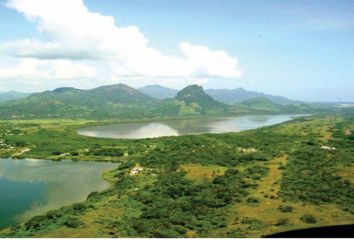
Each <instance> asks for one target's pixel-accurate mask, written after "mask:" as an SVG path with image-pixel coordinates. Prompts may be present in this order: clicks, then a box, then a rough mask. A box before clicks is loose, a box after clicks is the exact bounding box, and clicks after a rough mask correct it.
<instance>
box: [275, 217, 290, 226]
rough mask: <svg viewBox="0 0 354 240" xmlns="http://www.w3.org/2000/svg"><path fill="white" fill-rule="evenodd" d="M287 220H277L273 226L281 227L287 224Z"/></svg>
mask: <svg viewBox="0 0 354 240" xmlns="http://www.w3.org/2000/svg"><path fill="white" fill-rule="evenodd" d="M288 222H289V220H288V219H287V218H279V219H278V220H277V222H276V223H275V226H282V225H285V224H288Z"/></svg>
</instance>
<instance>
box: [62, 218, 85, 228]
mask: <svg viewBox="0 0 354 240" xmlns="http://www.w3.org/2000/svg"><path fill="white" fill-rule="evenodd" d="M63 224H64V225H65V226H67V227H69V228H78V227H80V226H81V225H82V222H81V221H80V220H79V219H78V218H74V217H69V218H68V219H66V220H65V221H64V223H63Z"/></svg>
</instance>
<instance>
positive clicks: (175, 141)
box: [0, 114, 354, 237]
mask: <svg viewBox="0 0 354 240" xmlns="http://www.w3.org/2000/svg"><path fill="white" fill-rule="evenodd" d="M91 124H97V122H94V121H84V120H82V121H78V120H76V121H69V120H65V121H64V120H61V121H47V120H41V121H37V120H33V121H2V122H0V142H1V144H2V145H0V156H2V157H10V156H15V157H17V158H23V157H31V158H45V159H56V160H58V159H74V160H97V161H116V162H120V163H121V164H120V165H119V167H118V168H117V169H115V170H113V171H112V172H109V173H106V174H105V175H104V177H105V178H106V179H107V180H109V181H110V182H111V183H112V187H111V188H110V189H108V190H106V191H104V192H101V193H97V192H95V193H92V194H90V195H89V196H88V197H87V200H86V201H85V202H82V203H78V204H74V205H72V206H67V207H63V208H60V209H58V210H54V211H50V212H48V213H46V214H44V215H42V216H37V217H35V218H32V219H31V220H30V221H28V222H26V223H24V224H22V225H20V226H16V227H12V228H9V229H5V230H2V231H0V236H3V237H260V236H265V235H268V234H272V233H276V232H280V231H286V230H292V229H299V228H305V227H309V226H325V225H335V224H351V223H353V221H354V212H353V207H352V206H353V204H354V203H353V194H354V188H353V186H354V182H353V179H354V177H353V174H354V171H353V164H354V148H353V144H354V142H353V141H354V140H353V138H352V134H353V132H354V131H353V129H354V118H353V115H352V114H348V115H340V116H339V115H338V116H325V115H322V116H311V117H303V118H298V119H295V120H293V121H291V122H289V123H285V124H279V125H276V126H271V127H265V128H260V129H255V130H250V131H245V132H240V133H226V134H203V135H195V136H194V135H193V136H181V137H163V138H156V139H139V140H109V139H95V138H89V137H83V136H78V135H77V134H76V130H75V129H77V128H80V127H83V126H87V125H91Z"/></svg>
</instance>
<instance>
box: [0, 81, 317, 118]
mask: <svg viewBox="0 0 354 240" xmlns="http://www.w3.org/2000/svg"><path fill="white" fill-rule="evenodd" d="M172 90H173V89H172ZM147 91H150V92H149V93H150V94H147ZM175 91H177V90H175ZM221 91H224V90H221ZM244 91H245V90H244ZM244 91H243V92H244ZM144 92H145V93H144ZM173 92H174V91H171V89H168V88H164V87H162V86H158V85H153V86H147V87H144V88H143V90H142V89H140V91H139V90H137V89H134V88H132V87H130V86H128V85H124V84H117V85H110V86H102V87H98V88H94V89H90V90H81V89H76V88H70V87H64V88H57V89H55V90H53V91H44V92H40V93H34V94H31V95H30V96H27V97H23V98H20V99H16V100H11V101H6V102H3V103H1V104H0V118H3V119H34V118H88V119H105V118H106V119H107V118H122V119H131V118H157V117H166V116H185V115H231V114H252V113H257V114H271V113H304V112H309V111H311V110H312V108H311V107H310V106H307V105H306V104H299V103H297V102H296V103H297V104H291V105H290V104H287V105H286V104H285V102H284V101H283V102H282V104H280V103H277V102H275V101H272V100H270V99H269V98H270V97H271V96H270V95H266V96H264V95H261V96H256V97H253V98H248V99H247V100H245V101H242V102H235V103H233V104H227V103H225V101H218V99H215V97H213V96H210V95H209V94H208V92H205V91H204V90H203V88H202V87H201V86H198V85H190V86H187V87H185V88H184V89H182V90H181V91H177V94H176V96H174V97H171V96H172V94H173ZM246 92H247V91H246ZM152 93H153V94H155V97H153V96H151V95H152ZM214 93H215V91H214ZM156 94H157V95H158V96H156ZM163 96H164V97H163ZM165 97H167V98H165ZM233 99H237V96H234V97H233ZM277 99H279V98H277ZM284 99H285V98H284ZM284 99H283V100H284ZM238 101H239V100H238ZM289 101H290V102H291V100H289ZM291 103H292V102H291Z"/></svg>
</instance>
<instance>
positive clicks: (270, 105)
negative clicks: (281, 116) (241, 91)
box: [241, 97, 282, 111]
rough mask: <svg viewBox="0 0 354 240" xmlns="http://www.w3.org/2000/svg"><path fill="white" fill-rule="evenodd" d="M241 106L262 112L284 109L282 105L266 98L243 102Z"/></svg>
mask: <svg viewBox="0 0 354 240" xmlns="http://www.w3.org/2000/svg"><path fill="white" fill-rule="evenodd" d="M241 105H242V106H244V107H247V108H249V109H254V110H260V111H280V110H281V109H282V105H280V104H277V103H275V102H273V101H271V100H269V99H268V98H266V97H255V98H251V99H248V100H246V101H243V102H242V103H241Z"/></svg>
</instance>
